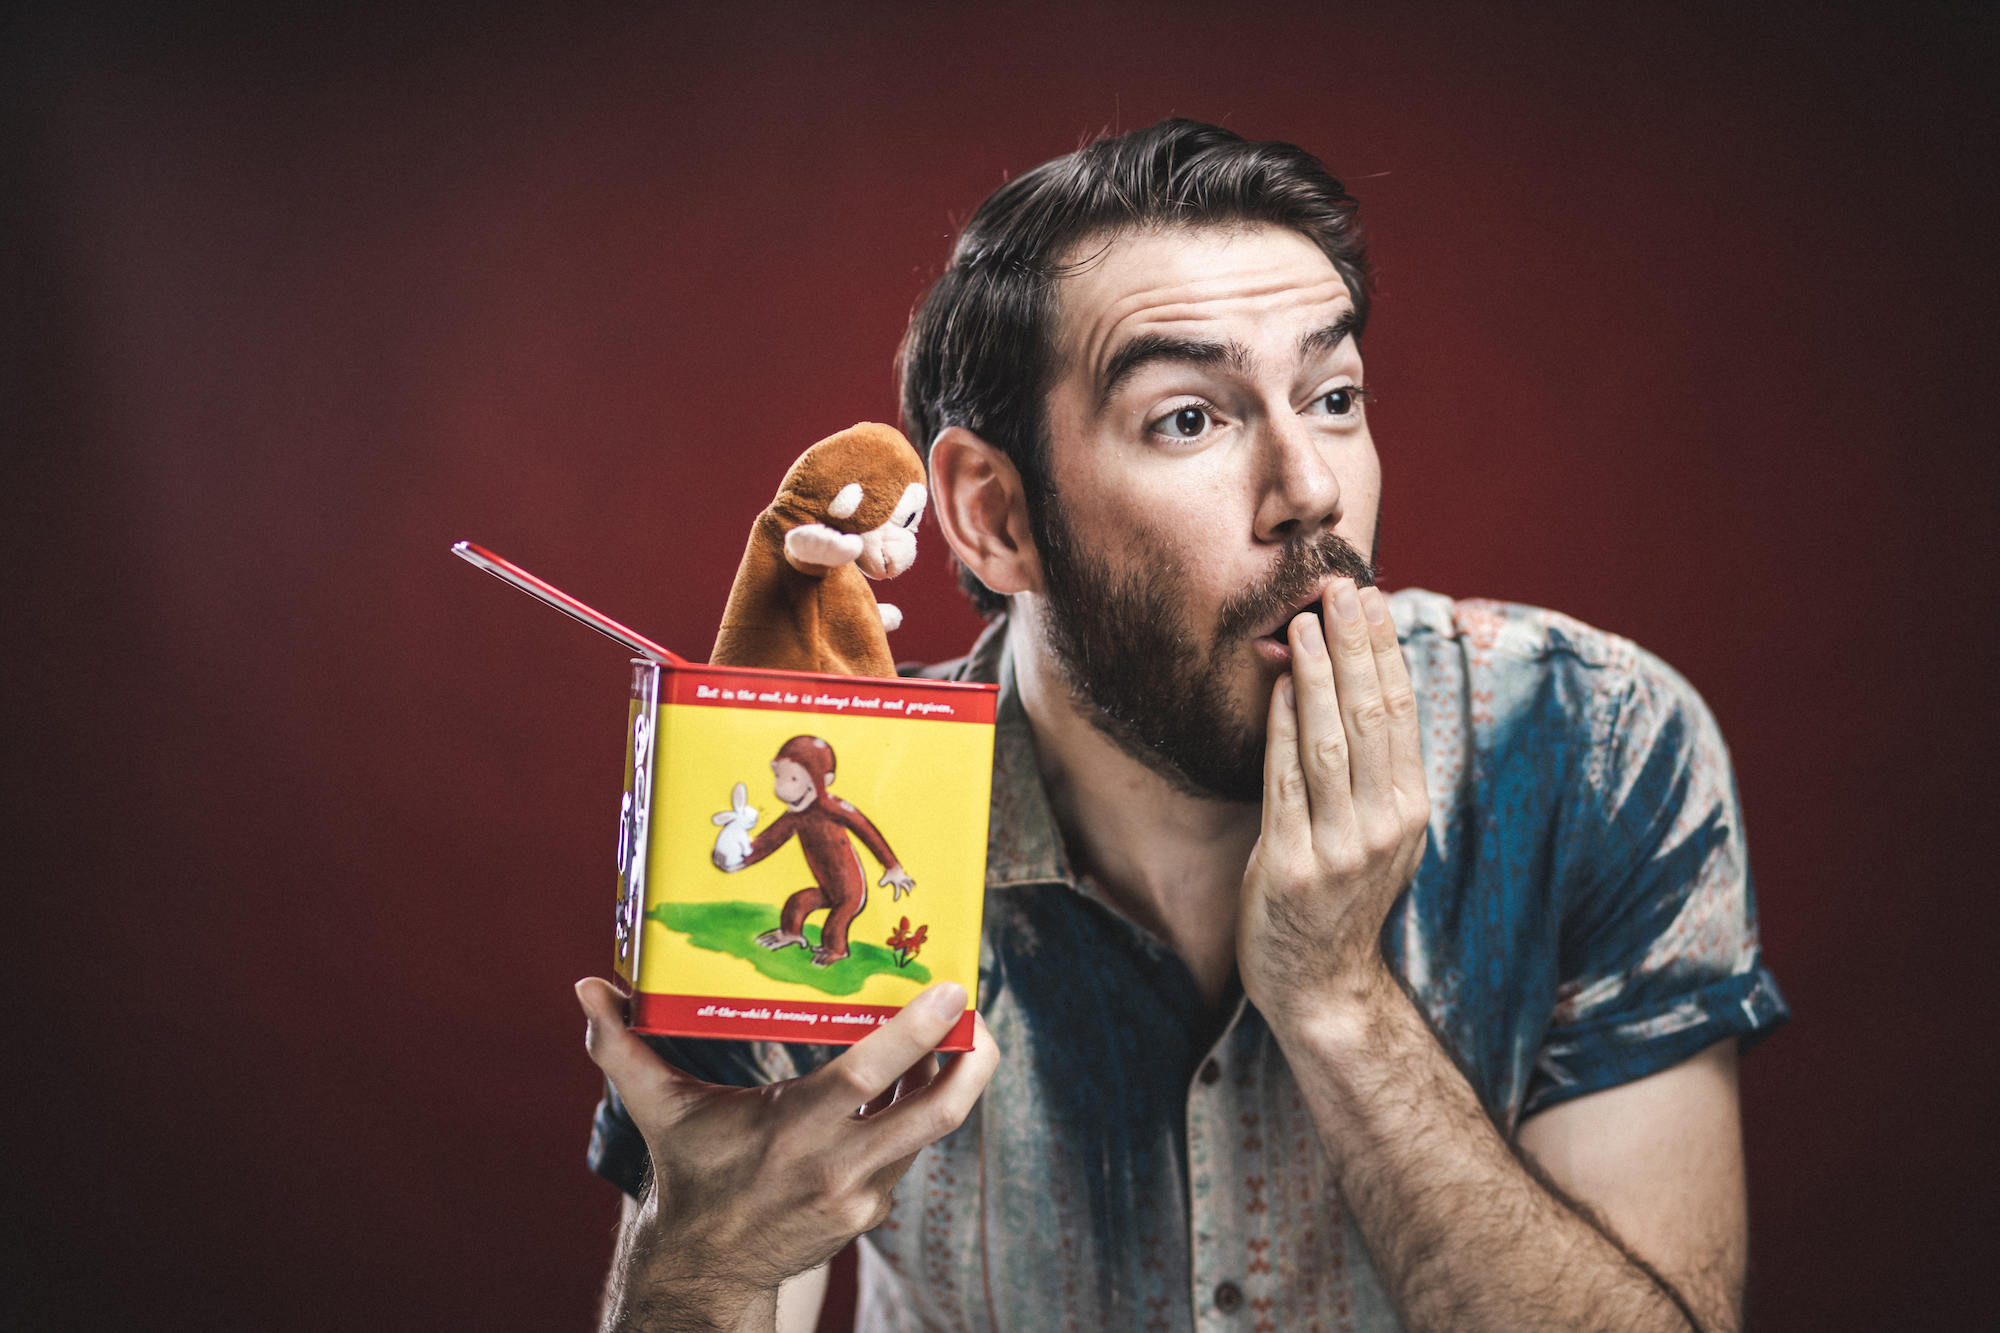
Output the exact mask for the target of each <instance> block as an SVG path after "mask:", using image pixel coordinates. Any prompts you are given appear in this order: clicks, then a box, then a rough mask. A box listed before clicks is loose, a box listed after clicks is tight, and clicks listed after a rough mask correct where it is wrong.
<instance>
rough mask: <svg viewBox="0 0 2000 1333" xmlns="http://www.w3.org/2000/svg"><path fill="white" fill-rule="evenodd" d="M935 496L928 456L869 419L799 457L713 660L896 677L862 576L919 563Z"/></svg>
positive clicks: (896, 618)
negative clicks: (922, 528)
mask: <svg viewBox="0 0 2000 1333" xmlns="http://www.w3.org/2000/svg"><path fill="white" fill-rule="evenodd" d="M928 499H929V496H928V495H927V493H926V492H925V490H924V465H923V461H922V460H921V459H919V458H918V457H917V451H916V450H915V449H912V448H911V447H910V442H909V441H908V440H906V439H904V438H903V433H902V432H901V431H899V430H897V429H895V428H894V427H893V426H882V425H877V424H876V423H874V422H872V421H864V422H862V423H861V424H860V425H858V426H853V427H850V428H849V429H847V430H844V431H841V432H840V433H839V434H838V435H830V436H828V437H827V438H826V439H824V440H821V441H820V442H819V443H818V444H815V445H814V446H813V447H812V448H810V449H808V450H806V451H805V452H804V453H803V454H800V455H799V459H798V461H797V462H796V463H793V464H792V467H791V470H790V471H789V472H787V473H785V480H784V484H783V485H782V486H780V487H779V489H778V496H777V498H776V499H775V500H773V501H771V503H770V505H769V506H768V507H767V508H766V509H765V510H764V512H763V513H762V514H759V515H758V516H757V523H756V526H754V527H753V528H751V530H750V543H749V545H748V546H747V547H746V548H745V549H744V552H743V563H742V564H741V565H740V566H738V567H737V570H736V582H735V584H734V585H732V586H731V588H730V589H729V605H728V606H727V607H726V608H725V609H724V610H723V613H722V631H721V633H719V634H717V635H716V638H715V652H714V653H713V654H712V655H711V656H710V657H709V661H710V662H712V663H715V664H716V665H718V666H755V667H778V668H782V669H784V670H787V671H828V672H833V673H836V674H839V675H847V676H893V675H895V674H896V661H895V659H894V658H893V657H891V656H890V655H889V639H888V635H887V631H889V630H892V629H895V628H896V627H897V626H898V625H900V624H902V623H903V615H902V612H900V611H898V610H897V609H896V608H895V607H893V606H887V605H881V606H878V605H877V604H876V601H875V594H874V593H872V592H870V591H869V590H868V584H867V581H866V580H865V579H863V578H862V575H864V574H866V575H867V576H868V578H872V579H892V578H894V577H896V575H898V574H900V573H902V572H903V571H904V570H906V569H908V568H909V567H910V564H911V562H912V561H914V560H915V559H916V558H917V521H918V520H919V519H921V518H922V517H923V515H924V504H925V502H926V501H927V500H928Z"/></svg>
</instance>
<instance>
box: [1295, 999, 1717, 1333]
mask: <svg viewBox="0 0 2000 1333" xmlns="http://www.w3.org/2000/svg"><path fill="white" fill-rule="evenodd" d="M1274 1027H1276V1028H1277V1029H1278V1031H1277V1035H1278V1039H1279V1043H1280V1045H1281V1046H1282V1047H1283V1048H1284V1050H1285V1052H1286V1055H1287V1057H1288V1059H1289V1061H1290V1063H1291V1066H1292V1070H1293V1074H1294V1076H1295V1077H1296V1079H1297V1080H1298V1083H1299V1087H1300V1090H1301V1092H1302V1093H1303V1094H1304V1096H1305V1099H1306V1104H1307V1106H1308V1108H1309V1110H1310V1112H1311V1114H1312V1117H1313V1120H1314V1123H1315V1125H1316V1126H1317V1128H1318V1130H1319V1135H1320V1140H1321V1142H1322V1143H1323V1144H1324V1145H1325V1147H1326V1150H1327V1153H1328V1155H1329V1157H1330V1158H1331V1159H1332V1162H1333V1164H1334V1169H1335V1171H1336V1173H1337V1178H1338V1180H1339V1182H1340V1188H1341V1193H1342V1195H1343V1197H1344V1198H1345V1199H1346V1201H1347V1206H1348V1208H1349V1210H1350V1211H1351V1212H1352V1214H1353V1215H1354V1217H1355V1220H1356V1222H1357V1223H1358V1225H1359V1226H1360V1228H1361V1231H1362V1234H1363V1235H1364V1236H1365V1237H1366V1238H1367V1241H1368V1248H1369V1252H1370V1254H1371V1255H1372V1256H1373V1257H1374V1260H1375V1264H1376V1267H1377V1268H1378V1270H1380V1272H1381V1275H1382V1278H1383V1280H1384V1282H1385V1283H1386V1284H1387V1286H1388V1289H1389V1291H1390V1293H1391V1295H1392V1297H1393V1298H1394V1300H1395V1302H1396V1305H1397V1308H1398V1309H1399V1310H1400V1311H1401V1312H1402V1316H1403V1320H1404V1323H1405V1324H1406V1325H1407V1326H1408V1327H1409V1328H1410V1329H1411V1330H1412V1333H1423V1331H1430V1330H1440V1331H1441V1330H1447V1329H1449V1330H1461V1329H1463V1330H1484V1329H1495V1330H1500V1329H1519V1328H1552V1329H1569V1328H1576V1329H1582V1328H1593V1329H1594V1328H1619V1329H1633V1330H1674V1331H1675V1333H1685V1331H1686V1330H1688V1329H1689V1328H1698V1327H1699V1325H1697V1324H1696V1323H1695V1321H1694V1320H1693V1319H1692V1318H1691V1317H1690V1316H1689V1315H1688V1314H1687V1313H1686V1310H1685V1306H1684V1305H1683V1303H1682V1301H1681V1299H1680V1297H1679V1295H1678V1294H1677V1293H1676V1292H1674V1291H1673V1289H1672V1288H1671V1287H1669V1286H1668V1285H1667V1284H1666V1283H1665V1282H1664V1281H1663V1280H1661V1279H1659V1278H1658V1277H1656V1276H1655V1275H1654V1274H1653V1273H1652V1272H1651V1271H1650V1270H1649V1269H1647V1268H1646V1267H1645V1266H1643V1265H1642V1264H1641V1263H1640V1262H1638V1261H1637V1260H1635V1259H1634V1258H1633V1257H1631V1256H1629V1255H1628V1254H1627V1253H1626V1252H1625V1250H1624V1249H1623V1248H1622V1247H1621V1245H1620V1244H1619V1243H1618V1242H1617V1241H1615V1240H1614V1239H1612V1238H1611V1237H1610V1236H1609V1235H1608V1234H1607V1233H1606V1232H1604V1231H1602V1230H1600V1229H1599V1228H1598V1227H1597V1226H1596V1225H1594V1224H1593V1223H1592V1222H1591V1221H1590V1220H1589V1219H1588V1218H1586V1217H1585V1216H1584V1215H1583V1213H1581V1212H1580V1211H1579V1210H1578V1209H1576V1208H1575V1207H1573V1206H1571V1205H1570V1204H1568V1203H1567V1202H1565V1201H1564V1200H1563V1199H1561V1198H1559V1197H1558V1196H1557V1195H1556V1194H1554V1193H1552V1192H1551V1191H1550V1189H1548V1188H1547V1187H1545V1186H1544V1185H1543V1184H1542V1183H1540V1182H1539V1181H1537V1180H1536V1179H1535V1177H1534V1176H1533V1175H1531V1174H1530V1173H1529V1171H1528V1170H1527V1168H1526V1167H1524V1166H1523V1165H1522V1163H1521V1161H1520V1160H1519V1159H1518V1158H1517V1157H1516V1156H1515V1155H1514V1153H1513V1152H1512V1151H1511V1150H1510V1149H1509V1147H1508V1145H1507V1143H1506V1142H1505V1141H1504V1140H1503V1139H1502V1138H1501V1136H1500V1134H1499V1132H1498V1131H1497V1130H1496V1129H1495V1128H1494V1126H1493V1124H1492V1122H1491V1121H1490V1120H1489V1119H1488V1118H1487V1116H1486V1113H1485V1111H1484V1110H1483V1108H1482V1107H1481V1106H1480V1104H1479V1100H1478V1097H1477V1096H1476V1095H1475V1094H1474V1092H1473V1090H1472V1088H1471V1086H1470V1085H1469V1084H1468V1083H1467V1082H1466V1080H1465V1077H1464V1076H1463V1075H1462V1074H1460V1073H1459V1071H1458V1069H1457V1068H1456V1067H1455V1066H1454V1065H1453V1064H1452V1062H1451V1059H1450V1057H1449V1056H1448V1055H1447V1054H1446V1053H1445V1051H1444V1049H1443V1048H1442V1047H1441V1046H1440V1045H1439V1044H1438V1041H1437V1039H1436V1038H1435V1037H1434V1036H1433V1035H1432V1033H1431V1031H1430V1029H1429V1028H1428V1026H1427V1025H1426V1024H1425V1022H1424V1020H1423V1017H1422V1015H1420V1014H1419V1013H1418V1012H1417V1009H1416V1006H1415V1005H1414V1004H1412V1003H1411V1001H1410V1000H1409V998H1408V997H1407V996H1406V995H1405V994H1404V993H1403V992H1402V990H1401V989H1400V988H1399V987H1398V986H1397V985H1396V984H1395V981H1394V979H1393V978H1391V977H1390V976H1389V975H1388V973H1387V971H1386V969H1384V970H1383V971H1382V972H1381V973H1380V975H1379V976H1378V977H1376V978H1371V980H1370V983H1369V984H1368V985H1367V986H1366V987H1365V990H1364V992H1363V993H1360V994H1355V995H1351V996H1348V997H1346V998H1344V999H1343V1000H1341V1001H1339V1002H1336V1003H1328V1004H1323V1005H1320V1006H1318V1007H1317V1008H1316V1009H1315V1010H1313V1011H1311V1012H1309V1013H1305V1014H1301V1015H1300V1016H1298V1017H1295V1018H1290V1019H1280V1020H1279V1021H1278V1022H1277V1023H1274ZM1709 1333H1715V1331H1714V1330H1709Z"/></svg>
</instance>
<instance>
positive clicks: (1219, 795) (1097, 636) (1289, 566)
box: [1037, 495, 1375, 801]
mask: <svg viewBox="0 0 2000 1333" xmlns="http://www.w3.org/2000/svg"><path fill="white" fill-rule="evenodd" d="M1040 527H1041V528H1042V529H1043V531H1042V532H1040V533H1039V534H1037V535H1038V536H1039V538H1040V541H1039V542H1038V545H1039V546H1040V548H1041V557H1042V576H1043V582H1044V586H1045V599H1044V600H1045V601H1046V602H1047V606H1048V612H1047V615H1046V617H1045V620H1046V625H1047V636H1048V643H1049V648H1050V651H1051V652H1052V653H1053V654H1054V655H1055V659H1056V662H1057V664H1058V665H1059V666H1060V667H1061V668H1062V671H1063V674H1064V676H1065V677H1066V678H1067V679H1068V682H1069V686H1070V690H1071V693H1073V694H1074V695H1075V696H1076V697H1077V700H1078V702H1079V703H1080V704H1082V705H1083V710H1084V713H1085V715H1086V716H1088V717H1089V718H1090V721H1091V723H1092V725H1094V726H1095V727H1096V728H1097V729H1098V730H1099V731H1101V732H1103V733H1104V734H1105V735H1106V736H1108V737H1109V738H1110V739H1111V740H1112V741H1113V742H1115V743H1116V744H1117V745H1118V747H1119V748H1120V749H1122V750H1123V751H1125V753H1127V754H1129V755H1131V756H1132V757H1133V758H1135V759H1138V760H1139V761H1141V762H1142V763H1144V764H1145V765H1146V766H1147V767H1149V768H1151V769H1153V770H1154V771H1155V772H1157V773H1159V774H1161V775H1162V776H1164V777H1166V778H1168V779H1169V780H1171V781H1172V782H1173V783H1174V785H1175V786H1176V787H1177V788H1179V789H1180V790H1181V791H1184V792H1186V793H1188V794H1190V795H1194V796H1203V797H1212V798H1214V799H1217V800H1224V801H1256V800H1259V799H1261V798H1262V796H1263V790H1264V732H1265V726H1264V715H1263V714H1262V713H1259V714H1257V715H1256V716H1254V717H1250V718H1245V717H1242V716H1239V715H1238V713H1237V711H1236V708H1235V705H1234V701H1233V700H1232V698H1231V695H1230V688H1229V687H1230V682H1231V676H1232V672H1231V669H1230V668H1231V666H1232V664H1233V663H1235V662H1236V661H1237V660H1238V658H1239V654H1241V652H1242V650H1243V645H1244V641H1245V639H1246V638H1247V637H1248V636H1249V635H1250V634H1251V633H1252V632H1253V631H1255V630H1257V629H1259V628H1261V627H1262V626H1264V625H1266V624H1268V623H1270V621H1272V620H1273V619H1275V618H1276V617H1279V616H1282V615H1283V614H1284V613H1285V612H1287V611H1289V610H1291V609H1292V608H1293V607H1295V606H1297V605H1298V604H1299V603H1300V602H1301V601H1303V600H1304V599H1305V598H1307V597H1309V596H1310V595H1311V594H1312V593H1313V591H1314V590H1315V589H1316V588H1317V587H1318V585H1319V584H1320V583H1321V582H1322V581H1324V580H1325V579H1327V578H1328V577H1336V578H1338V577H1346V578H1351V579H1353V580H1354V581H1355V582H1356V583H1357V584H1359V585H1363V586H1365V585H1367V584H1371V583H1373V582H1374V581H1375V572H1374V568H1373V566H1372V565H1371V564H1370V562H1369V560H1368V559H1366V558H1364V557H1363V556H1362V554H1361V553H1360V552H1359V551H1357V550H1355V549H1354V547H1353V546H1352V545H1350V544H1349V543H1348V542H1347V541H1346V540H1345V539H1344V538H1341V537H1337V536H1335V535H1334V534H1333V533H1330V532H1329V533H1322V534H1320V535H1319V536H1318V537H1316V538H1303V539H1298V540H1294V541H1291V542H1287V543H1286V545H1285V547H1284V550H1283V553H1282V554H1281V556H1280V557H1279V561H1278V565H1277V568H1275V569H1274V570H1272V571H1271V574H1270V576H1269V577H1268V578H1266V579H1265V580H1264V581H1263V582H1262V583H1260V584H1258V585H1257V586H1256V587H1253V588H1249V589H1246V590H1245V591H1243V592H1241V593H1238V594H1236V595H1235V596H1233V597H1231V598H1230V599H1229V600H1228V601H1227V602H1225V603H1223V606H1222V609H1221V611H1220V613H1219V614H1218V615H1217V616H1216V624H1215V633H1214V636H1213V637H1212V638H1211V639H1210V640H1209V641H1208V642H1207V643H1205V644H1204V643H1203V642H1202V641H1201V638H1200V634H1199V632H1198V631H1197V630H1196V628H1195V627H1194V626H1193V625H1192V624H1191V623H1190V619H1189V616H1188V613H1187V610H1186V608H1185V607H1184V606H1183V605H1182V604H1181V601H1180V599H1179V598H1178V597H1177V596H1176V595H1175V594H1176V590H1177V589H1178V588H1180V587H1183V586H1185V583H1186V577H1185V576H1186V570H1185V568H1184V567H1183V566H1182V565H1181V564H1180V563H1179V561H1178V560H1177V559H1175V558H1171V557H1167V556H1161V557H1157V558H1155V559H1154V560H1152V561H1151V562H1149V563H1148V564H1146V565H1144V566H1142V567H1141V568H1139V569H1136V570H1132V571H1131V572H1129V573H1122V574H1121V573H1118V572H1116V571H1114V570H1113V569H1111V567H1110V566H1109V565H1107V564H1106V563H1105V562H1104V561H1103V560H1101V559H1100V558H1098V557H1097V556H1096V555H1094V554H1092V553H1091V552H1089V551H1088V550H1086V549H1085V548H1084V545H1083V543H1082V542H1080V541H1079V540H1077V533H1076V530H1075V529H1074V528H1073V527H1072V526H1071V525H1070V523H1069V519H1068V516H1067V515H1066V514H1065V513H1064V512H1063V509H1062V505H1061V503H1060V501H1059V500H1058V499H1057V497H1056V496H1054V495H1050V496H1049V497H1048V499H1047V501H1046V503H1045V505H1044V508H1043V514H1042V522H1041V524H1040ZM1239 669H1240V668H1239Z"/></svg>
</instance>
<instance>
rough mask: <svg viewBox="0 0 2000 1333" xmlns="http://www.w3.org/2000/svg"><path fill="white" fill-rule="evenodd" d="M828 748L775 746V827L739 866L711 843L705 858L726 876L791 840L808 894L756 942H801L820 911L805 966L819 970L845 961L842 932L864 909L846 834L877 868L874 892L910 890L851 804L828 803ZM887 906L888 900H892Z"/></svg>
mask: <svg viewBox="0 0 2000 1333" xmlns="http://www.w3.org/2000/svg"><path fill="white" fill-rule="evenodd" d="M833 774H834V755H833V747H832V746H831V745H828V744H827V743H826V742H825V741H824V740H822V739H820V738H819V737H818V736H794V737H792V738H791V739H790V740H788V741H786V742H785V743H784V744H783V745H781V746H779V747H778V754H777V757H776V758H775V759H773V760H772V761H771V775H772V779H773V780H772V784H771V786H772V790H773V791H774V792H775V793H776V794H777V797H778V799H779V800H780V801H783V802H784V803H785V813H784V814H782V815H780V816H779V817H778V821H777V823H775V824H773V825H771V827H769V828H767V829H765V830H764V831H763V832H762V833H760V834H758V835H757V836H756V837H755V838H754V839H752V840H751V842H750V852H749V855H747V856H744V857H743V858H742V859H741V860H737V859H735V857H734V856H733V855H731V854H730V853H729V852H727V851H725V850H724V849H723V847H722V846H721V845H720V843H719V842H718V845H717V847H716V850H715V851H714V852H713V853H711V859H712V860H713V862H714V864H715V867H716V869H718V870H722V871H725V872H728V873H731V874H734V873H735V872H736V871H738V870H741V869H743V868H744V867H745V866H753V865H755V864H757V863H758V862H759V861H761V860H763V859H764V858H765V857H767V856H769V855H770V854H771V853H772V852H775V851H777V850H778V849H779V848H780V847H783V846H784V845H785V844H786V843H787V842H789V841H791V839H792V837H793V835H794V834H796V835H797V836H798V840H799V850H800V851H802V852H804V853H805V858H806V868H807V869H809V870H811V871H812V875H813V880H814V883H813V885H812V887H810V888H805V889H800V890H799V891H798V892H797V893H795V894H793V895H792V896H791V897H789V898H787V899H785V909H784V913H783V915H782V916H781V917H780V918H779V921H778V928H777V929H776V930H772V931H766V932H765V933H764V934H762V935H759V936H758V937H757V942H758V943H759V944H761V945H763V946H764V947H765V948H767V949H782V948H785V947H786V946H787V945H792V944H796V945H798V946H800V947H801V948H807V949H810V948H812V946H811V945H810V944H808V943H807V942H806V937H805V924H806V918H807V917H808V916H810V915H811V914H812V913H814V912H817V911H818V910H820V909H821V908H822V907H824V908H826V909H827V918H826V922H825V924H824V925H822V926H821V927H820V936H819V947H818V948H817V949H812V955H813V962H814V963H816V964H817V965H818V966H820V967H825V966H826V965H827V964H829V963H837V962H839V961H840V960H841V959H843V958H845V957H847V927H848V925H849V924H850V923H851V922H852V921H853V920H854V918H855V917H856V916H858V915H860V912H861V909H862V908H863V907H866V906H867V905H868V880H867V877H866V876H864V875H863V874H862V873H861V859H860V858H859V857H858V856H856V855H855V854H854V845H853V844H852V843H850V842H849V841H848V840H847V835H848V834H849V833H853V834H854V835H855V836H856V837H858V838H860V839H861V841H862V842H863V843H864V844H866V845H867V847H868V850H869V852H870V853H872V854H873V855H874V857H875V859H876V860H877V861H880V862H881V863H882V867H883V871H882V878H881V879H879V880H877V881H876V883H877V884H878V885H882V886H886V887H888V888H890V890H891V891H892V894H893V897H894V898H901V897H902V896H903V895H904V894H906V893H909V892H912V891H913V890H915V888H916V887H917V885H916V881H915V880H913V879H911V878H910V876H909V874H908V872H906V871H905V870H904V869H903V866H902V863H901V862H899V861H898V860H897V859H896V854H895V852H893V851H891V850H890V849H889V843H888V840H887V839H885V838H884V837H883V836H882V834H881V832H880V831H879V830H877V829H876V827H875V826H874V825H873V824H872V823H870V822H869V821H868V816H866V815H864V814H862V813H861V812H860V811H859V810H857V809H855V808H854V807H853V806H852V805H851V804H849V803H848V802H846V801H843V800H842V799H840V797H838V796H835V795H834V794H833V793H832V792H831V791H829V790H828V788H830V787H832V786H833ZM892 900H893V899H892Z"/></svg>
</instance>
